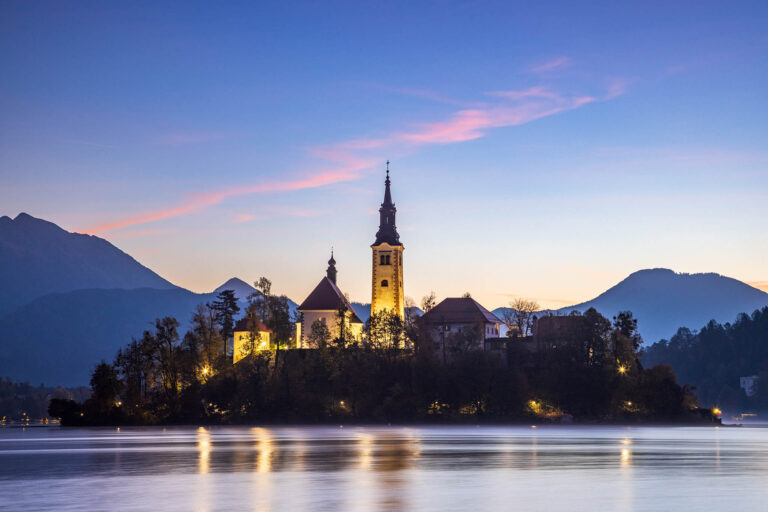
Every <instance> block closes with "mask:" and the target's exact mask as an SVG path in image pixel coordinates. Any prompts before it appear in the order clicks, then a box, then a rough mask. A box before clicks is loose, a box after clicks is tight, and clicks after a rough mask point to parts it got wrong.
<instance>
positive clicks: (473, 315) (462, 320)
mask: <svg viewBox="0 0 768 512" xmlns="http://www.w3.org/2000/svg"><path fill="white" fill-rule="evenodd" d="M422 318H424V319H425V320H426V321H427V322H429V323H433V324H436V323H442V322H445V323H456V324H469V323H475V322H484V323H492V324H497V323H502V322H501V320H499V318H498V317H497V316H496V315H494V314H493V313H491V312H490V311H488V310H487V309H485V308H484V307H483V306H481V305H480V304H478V302H477V301H476V300H474V299H472V298H469V297H461V298H449V299H445V300H443V301H442V302H441V303H440V304H438V305H437V306H435V307H434V308H432V309H430V310H429V312H427V313H425V314H424V316H423V317H422Z"/></svg>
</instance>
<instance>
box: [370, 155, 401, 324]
mask: <svg viewBox="0 0 768 512" xmlns="http://www.w3.org/2000/svg"><path fill="white" fill-rule="evenodd" d="M395 213H397V208H395V204H394V203H393V202H392V193H391V192H390V190H389V162H387V179H386V181H385V182H384V202H383V203H381V208H379V231H378V232H377V233H376V241H375V242H374V243H373V245H372V246H371V249H373V273H372V274H373V280H372V284H373V290H372V294H371V314H374V313H379V312H381V311H384V310H387V309H388V310H390V311H394V312H395V313H397V314H398V315H400V318H404V317H405V303H404V302H405V301H404V295H403V244H401V243H400V235H398V234H397V225H396V224H395Z"/></svg>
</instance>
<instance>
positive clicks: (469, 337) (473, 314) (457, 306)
mask: <svg viewBox="0 0 768 512" xmlns="http://www.w3.org/2000/svg"><path fill="white" fill-rule="evenodd" d="M422 320H423V321H424V322H425V323H426V325H427V328H428V332H429V334H430V336H431V338H432V341H433V342H434V344H435V349H436V350H437V351H438V352H439V353H442V354H445V352H446V350H485V341H486V340H487V339H489V338H498V337H499V326H500V324H502V323H503V322H502V321H501V320H500V319H499V318H498V317H497V316H496V315H494V314H493V313H491V312H490V311H488V310H487V309H485V308H484V307H483V306H482V305H480V304H479V303H478V302H477V301H476V300H474V299H473V298H471V297H461V298H448V299H444V300H443V301H442V302H441V303H440V304H438V305H437V306H435V307H434V308H432V309H430V310H429V311H428V312H427V313H424V315H423V316H422Z"/></svg>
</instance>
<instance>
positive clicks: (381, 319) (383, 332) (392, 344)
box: [365, 309, 405, 349]
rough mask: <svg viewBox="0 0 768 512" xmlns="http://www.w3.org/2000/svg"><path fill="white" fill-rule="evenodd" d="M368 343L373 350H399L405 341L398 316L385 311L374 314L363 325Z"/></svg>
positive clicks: (401, 323)
mask: <svg viewBox="0 0 768 512" xmlns="http://www.w3.org/2000/svg"><path fill="white" fill-rule="evenodd" d="M365 332H366V335H367V338H368V342H369V343H370V344H371V345H372V346H373V347H374V348H379V349H381V348H400V345H401V344H402V342H403V341H404V339H405V336H404V326H403V319H402V318H400V315H398V314H397V313H395V312H394V311H391V310H389V309H385V310H383V311H379V312H378V313H374V314H372V315H371V317H370V318H369V319H368V321H367V322H366V323H365Z"/></svg>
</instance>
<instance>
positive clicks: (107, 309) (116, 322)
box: [0, 288, 215, 386]
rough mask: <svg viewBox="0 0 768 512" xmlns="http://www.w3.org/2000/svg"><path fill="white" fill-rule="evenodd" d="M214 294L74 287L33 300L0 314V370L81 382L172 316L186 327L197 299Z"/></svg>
mask: <svg viewBox="0 0 768 512" xmlns="http://www.w3.org/2000/svg"><path fill="white" fill-rule="evenodd" d="M214 298H215V294H212V293H208V294H196V293H192V292H190V291H188V290H184V289H181V288H175V289H171V290H154V289H149V288H142V289H138V290H118V289H113V290H99V289H92V290H77V291H73V292H67V293H57V294H50V295H46V296H44V297H40V298H38V299H35V300H33V301H32V302H30V303H29V304H26V305H24V306H22V307H20V308H18V309H16V310H14V311H13V312H11V313H9V314H7V315H6V316H4V317H2V318H0V333H2V334H0V340H1V343H0V375H2V376H8V377H11V378H12V379H13V380H18V381H29V382H33V383H36V384H37V383H44V384H47V385H54V386H56V385H61V386H75V385H83V384H87V383H88V380H89V379H90V372H91V370H92V369H93V367H94V366H95V365H96V364H97V363H98V362H99V361H100V360H102V359H105V360H106V361H112V360H113V359H114V357H115V353H116V352H117V350H118V349H119V348H121V347H123V346H125V345H126V344H128V343H130V342H131V339H132V338H140V337H141V334H142V332H143V331H144V330H147V329H151V328H152V326H153V323H154V319H155V318H158V317H163V316H172V317H175V318H176V319H177V320H178V321H179V322H180V323H181V324H182V325H181V328H180V333H181V334H182V335H183V333H184V332H186V330H187V328H188V326H189V322H190V319H191V317H192V313H193V311H194V310H195V307H196V306H197V305H198V304H204V303H206V302H210V301H212V300H213V299H214Z"/></svg>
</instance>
